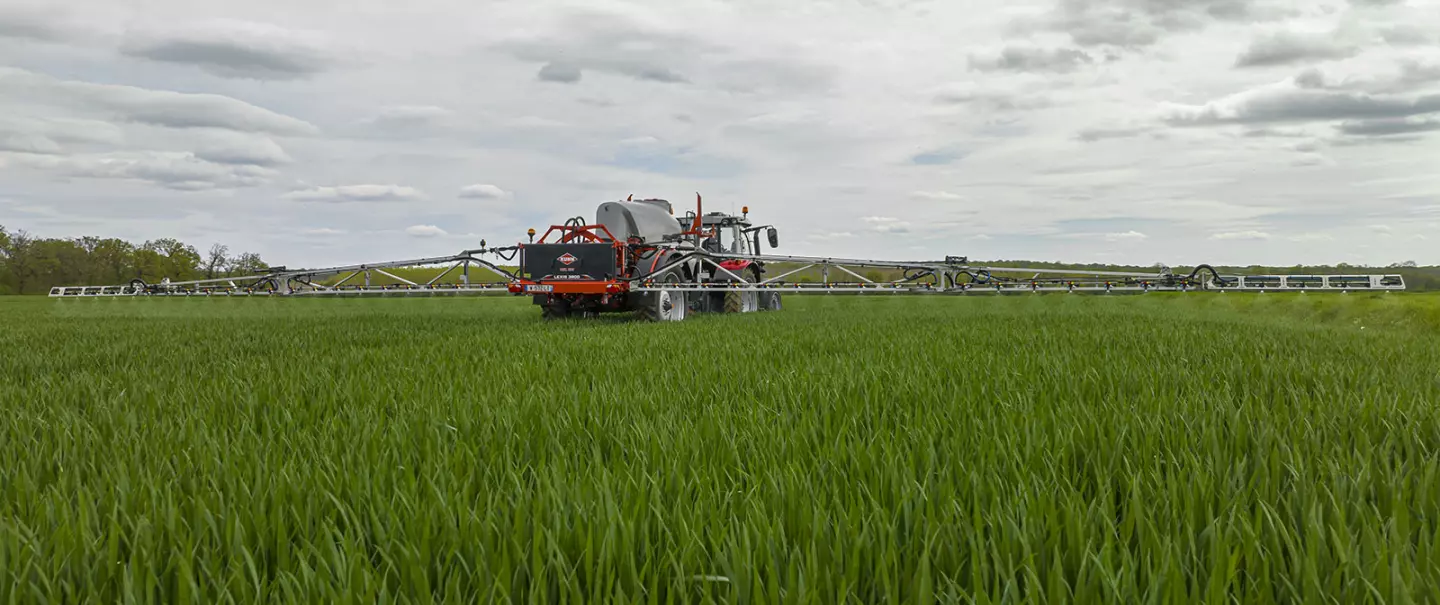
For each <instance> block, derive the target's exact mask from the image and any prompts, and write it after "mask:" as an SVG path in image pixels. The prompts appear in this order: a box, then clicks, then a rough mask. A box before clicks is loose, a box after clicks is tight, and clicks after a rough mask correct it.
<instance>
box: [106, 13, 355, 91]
mask: <svg viewBox="0 0 1440 605" xmlns="http://www.w3.org/2000/svg"><path fill="white" fill-rule="evenodd" d="M121 52H122V53H124V54H125V55H128V56H131V57H135V58H140V59H149V60H151V61H161V62H166V63H177V64H184V65H191V66H194V67H197V68H199V69H201V70H204V71H206V72H208V73H210V74H213V75H216V76H220V77H224V78H250V79H256V80H295V79H301V78H308V77H310V76H313V75H315V74H318V73H320V72H323V71H325V70H327V69H329V68H330V67H331V66H332V63H333V62H332V60H331V59H330V58H329V57H328V56H327V55H326V54H325V53H324V51H322V50H321V49H320V48H319V47H318V45H316V44H314V43H313V42H308V41H305V40H303V39H302V37H301V36H300V35H299V34H296V33H295V32H290V31H288V30H284V29H281V28H278V27H275V26H269V25H264V24H255V23H243V22H225V23H219V24H210V25H204V26H196V27H193V28H187V29H185V30H183V31H177V32H165V33H159V34H141V35H139V36H137V37H135V38H133V39H131V40H128V41H127V42H126V43H125V44H124V45H123V46H122V47H121Z"/></svg>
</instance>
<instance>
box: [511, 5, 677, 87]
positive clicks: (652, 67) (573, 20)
mask: <svg viewBox="0 0 1440 605" xmlns="http://www.w3.org/2000/svg"><path fill="white" fill-rule="evenodd" d="M558 29H559V30H560V31H559V32H558V33H556V34H554V35H550V36H535V37H527V38H523V39H518V40H510V41H507V42H504V43H502V44H500V45H499V48H500V49H501V50H503V51H505V52H507V53H509V54H511V55H512V56H514V57H516V58H518V59H521V60H524V61H534V62H538V63H544V64H545V65H544V66H542V67H541V68H540V72H538V73H537V74H536V77H537V78H539V79H541V80H546V81H551V82H571V81H578V80H579V78H580V75H581V73H582V71H584V70H593V71H598V72H606V73H611V74H616V75H621V76H626V77H629V78H633V79H636V80H645V81H652V82H661V83H679V82H685V81H686V80H687V78H686V77H685V76H684V75H682V73H681V68H680V65H678V64H677V63H678V62H681V61H683V60H684V59H685V58H686V57H690V56H692V55H693V53H695V52H698V51H701V50H703V49H702V48H700V45H699V44H697V43H696V42H695V41H694V40H691V39H688V38H686V37H684V36H681V35H679V34H677V33H673V32H668V31H664V30H661V29H658V28H656V27H652V26H648V25H646V24H643V23H640V22H638V21H636V20H632V19H629V18H627V17H624V16H621V15H617V14H612V13H605V12H598V11H577V12H575V13H572V14H570V15H567V16H566V17H564V18H562V19H561V20H560V22H559V24H558ZM571 77H573V78H574V79H573V80H570V79H569V78H571Z"/></svg>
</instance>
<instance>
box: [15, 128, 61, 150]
mask: <svg viewBox="0 0 1440 605" xmlns="http://www.w3.org/2000/svg"><path fill="white" fill-rule="evenodd" d="M0 151H13V152H16V153H36V154H58V153H60V152H61V149H60V144H59V143H56V142H55V141H54V140H52V139H51V138H50V137H47V136H45V135H40V134H23V133H15V134H0Z"/></svg>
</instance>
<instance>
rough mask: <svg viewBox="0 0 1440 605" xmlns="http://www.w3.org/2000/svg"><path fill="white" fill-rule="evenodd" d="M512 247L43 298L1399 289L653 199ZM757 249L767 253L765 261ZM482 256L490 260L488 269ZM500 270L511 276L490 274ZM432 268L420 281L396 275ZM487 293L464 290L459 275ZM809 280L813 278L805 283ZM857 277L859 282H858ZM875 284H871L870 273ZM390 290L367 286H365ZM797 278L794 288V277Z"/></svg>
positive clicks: (615, 207) (739, 296)
mask: <svg viewBox="0 0 1440 605" xmlns="http://www.w3.org/2000/svg"><path fill="white" fill-rule="evenodd" d="M527 239H528V241H526V242H523V243H517V244H515V245H513V246H501V247H486V244H485V242H484V241H481V242H480V246H481V247H480V248H477V249H473V250H464V251H461V252H460V253H459V254H455V255H451V256H440V257H431V258H416V259H407V260H397V261H386V262H377V263H365V264H357V265H345V266H338V267H325V268H318V269H289V268H287V267H271V268H268V269H266V270H263V271H258V272H256V273H254V274H252V275H245V276H237V277H223V278H216V279H204V280H193V281H169V280H162V281H161V282H160V283H158V284H151V283H146V282H145V281H144V280H141V279H138V278H137V279H135V280H133V281H131V282H130V283H129V284H124V285H114V286H73V287H56V288H52V289H51V290H50V296H52V297H58V298H81V297H97V296H253V295H267V296H373V295H382V296H383V295H441V294H450V295H455V294H511V295H516V296H528V297H531V299H532V300H533V301H534V303H535V304H536V305H538V306H540V308H541V309H542V311H541V314H542V316H543V317H545V318H547V319H560V318H565V317H571V316H592V315H595V314H598V313H607V312H628V313H636V314H638V315H639V316H640V317H642V318H645V319H648V320H653V321H678V320H682V319H685V317H686V316H687V315H689V314H690V313H707V312H716V313H748V312H753V311H772V310H778V309H780V308H781V296H782V295H788V294H811V293H853V294H891V295H898V294H1022V293H1037V294H1038V293H1045V292H1068V293H1116V292H1135V293H1147V292H1229V291H1239V292H1278V291H1302V292H1351V291H1392V290H1404V289H1405V280H1404V279H1403V278H1402V277H1401V276H1400V275H1395V274H1348V273H1347V274H1333V275H1332V274H1307V275H1221V274H1220V273H1219V272H1218V271H1216V270H1215V269H1214V268H1213V267H1211V266H1209V265H1199V266H1196V267H1194V268H1193V269H1192V270H1191V271H1190V272H1188V273H1177V272H1173V271H1171V270H1170V269H1169V268H1167V267H1157V268H1156V269H1155V270H1154V271H1153V272H1124V271H1084V270H1075V269H1052V268H1033V267H998V266H977V265H971V264H970V262H969V260H968V259H967V258H966V257H963V256H947V257H945V258H944V259H943V260H934V261H896V260H874V259H846V258H830V257H816V256H788V255H780V254H775V253H774V252H773V249H775V248H778V247H779V244H780V242H779V234H778V232H777V230H776V228H775V226H773V225H760V224H755V223H754V222H752V221H751V220H750V209H749V208H748V207H744V208H742V210H741V213H740V214H739V215H733V214H727V213H723V212H708V213H707V212H704V206H703V200H702V199H701V197H700V196H699V194H696V197H695V209H694V210H687V211H686V212H685V213H684V214H681V215H677V214H676V208H675V207H674V205H672V204H671V203H670V202H669V201H667V200H663V199H638V200H637V199H634V198H633V196H632V197H629V198H626V199H625V200H622V201H613V202H604V203H602V204H600V206H599V207H598V208H596V210H595V219H594V220H593V221H587V220H586V219H585V218H584V217H575V218H571V219H568V220H566V221H565V222H564V223H563V224H559V225H551V226H550V227H549V228H548V229H547V230H546V231H545V232H544V233H542V234H540V236H539V238H538V240H537V239H536V232H535V230H534V229H531V230H529V232H528V233H527ZM766 248H769V249H770V250H766ZM486 257H493V258H494V259H495V261H494V262H492V261H490V260H487V259H486ZM498 263H505V264H506V265H508V266H509V267H514V268H515V269H514V270H513V271H512V270H511V269H510V268H507V267H504V266H501V265H500V264H498ZM402 267H403V268H424V267H441V270H439V272H438V273H436V274H435V275H434V277H433V278H431V279H428V280H426V281H424V282H418V281H413V280H410V279H407V278H405V277H402V276H400V275H397V272H395V271H394V270H395V269H397V268H402ZM472 270H476V271H482V272H485V273H489V274H491V276H492V279H495V280H496V281H490V282H483V281H482V282H479V283H476V282H472V280H471V271H472ZM817 272H818V274H819V276H818V279H815V277H814V275H815V274H816V273H817ZM862 272H865V273H867V274H868V275H869V277H866V276H864V275H862ZM882 272H883V273H885V274H887V275H889V277H887V278H881V277H878V276H879V275H880V274H881V273H882ZM377 273H378V274H379V275H381V276H383V277H384V278H388V280H389V281H390V282H392V283H386V284H383V285H379V284H372V278H373V274H377ZM796 276H802V277H799V278H797V277H796Z"/></svg>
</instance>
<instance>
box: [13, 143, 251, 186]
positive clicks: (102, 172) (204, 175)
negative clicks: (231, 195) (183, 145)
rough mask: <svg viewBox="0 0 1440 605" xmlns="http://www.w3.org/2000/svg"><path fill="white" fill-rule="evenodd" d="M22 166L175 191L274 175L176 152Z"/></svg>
mask: <svg viewBox="0 0 1440 605" xmlns="http://www.w3.org/2000/svg"><path fill="white" fill-rule="evenodd" d="M25 163H26V164H27V165H29V166H31V167H36V168H42V169H46V170H50V171H53V172H54V173H56V174H59V175H62V176H64V177H68V178H78V179H114V180H126V181H137V182H145V183H151V184H154V185H157V186H160V187H164V188H166V189H173V190H177V191H206V190H212V189H235V188H244V187H258V186H261V185H264V184H266V183H268V182H269V181H270V179H271V178H272V177H273V176H274V175H275V172H274V171H273V170H270V169H268V168H265V167H262V166H249V165H240V166H231V165H224V164H218V163H214V162H208V161H205V160H203V159H200V158H197V157H196V156H194V155H192V154H188V153H175V152H117V153H105V154H84V155H75V156H64V157H53V158H36V159H32V160H28V161H26V162H25Z"/></svg>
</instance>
